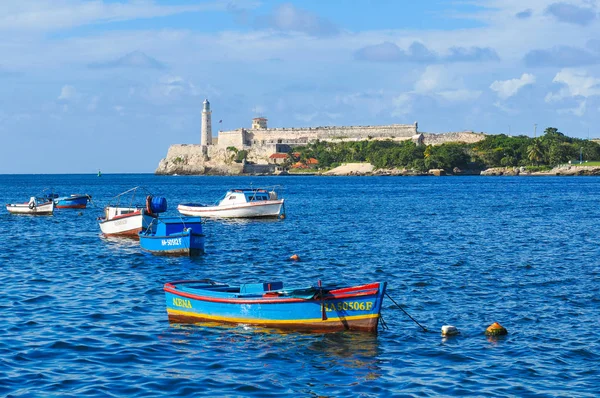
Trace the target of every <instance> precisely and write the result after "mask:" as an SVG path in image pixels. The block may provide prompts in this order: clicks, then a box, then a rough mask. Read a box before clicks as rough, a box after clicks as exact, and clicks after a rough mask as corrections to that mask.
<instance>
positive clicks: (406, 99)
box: [391, 93, 414, 117]
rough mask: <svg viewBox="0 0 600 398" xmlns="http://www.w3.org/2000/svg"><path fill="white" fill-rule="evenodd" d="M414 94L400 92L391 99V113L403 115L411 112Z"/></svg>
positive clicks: (397, 115) (398, 115)
mask: <svg viewBox="0 0 600 398" xmlns="http://www.w3.org/2000/svg"><path fill="white" fill-rule="evenodd" d="M413 101H414V96H413V95H412V94H411V93H402V94H400V95H398V96H397V97H395V98H393V99H392V104H393V109H392V113H391V115H392V116H394V117H403V116H406V115H408V114H410V113H411V112H412V104H413Z"/></svg>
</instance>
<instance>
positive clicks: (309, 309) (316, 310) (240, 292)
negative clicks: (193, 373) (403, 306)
mask: <svg viewBox="0 0 600 398" xmlns="http://www.w3.org/2000/svg"><path fill="white" fill-rule="evenodd" d="M386 286H387V283H386V282H373V283H368V284H364V285H357V286H341V287H340V286H321V283H320V281H319V284H318V285H317V286H307V287H284V284H283V282H279V281H277V282H263V283H245V284H240V285H229V284H226V283H220V282H215V281H212V280H209V279H203V280H188V281H176V282H169V283H166V284H165V286H164V291H165V298H166V304H167V313H168V316H169V321H171V322H175V323H199V322H207V321H208V322H218V323H226V324H241V325H252V326H260V327H268V328H276V329H285V330H295V331H301V332H337V331H343V330H354V331H363V332H370V333H376V332H377V327H378V324H379V319H380V317H381V305H382V302H383V297H384V295H385V289H386Z"/></svg>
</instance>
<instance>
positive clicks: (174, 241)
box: [160, 238, 181, 246]
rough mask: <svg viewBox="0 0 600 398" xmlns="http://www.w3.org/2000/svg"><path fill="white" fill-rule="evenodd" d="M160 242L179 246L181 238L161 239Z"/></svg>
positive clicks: (165, 244) (164, 244)
mask: <svg viewBox="0 0 600 398" xmlns="http://www.w3.org/2000/svg"><path fill="white" fill-rule="evenodd" d="M160 243H161V245H163V246H181V238H174V239H163V240H161V241H160Z"/></svg>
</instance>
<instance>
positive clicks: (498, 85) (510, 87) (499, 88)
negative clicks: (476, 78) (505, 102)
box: [490, 73, 535, 99]
mask: <svg viewBox="0 0 600 398" xmlns="http://www.w3.org/2000/svg"><path fill="white" fill-rule="evenodd" d="M533 83H535V76H534V75H532V74H529V73H523V74H522V75H521V77H520V78H518V79H510V80H496V81H494V82H493V83H492V84H491V85H490V88H491V89H492V90H494V91H495V92H496V93H497V94H498V97H500V98H502V99H507V98H510V97H512V96H513V95H515V94H516V93H517V92H518V91H519V90H520V89H521V88H523V87H525V86H527V85H528V84H533Z"/></svg>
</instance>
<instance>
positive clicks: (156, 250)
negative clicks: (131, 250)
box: [138, 217, 204, 256]
mask: <svg viewBox="0 0 600 398" xmlns="http://www.w3.org/2000/svg"><path fill="white" fill-rule="evenodd" d="M138 235H139V237H140V246H141V247H142V249H144V250H146V251H149V252H151V253H153V254H157V255H175V256H177V255H179V256H197V255H199V254H202V253H204V234H203V233H202V220H201V219H200V217H163V218H156V219H154V220H153V221H152V223H151V224H150V225H149V226H148V227H147V228H144V229H143V230H142V231H141V232H140V233H139V234H138Z"/></svg>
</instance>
